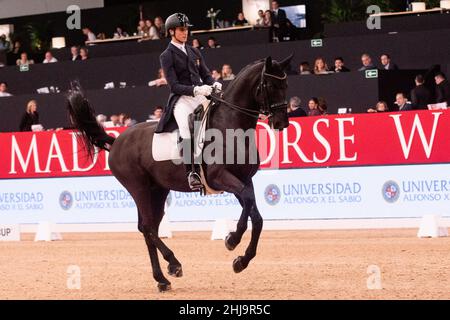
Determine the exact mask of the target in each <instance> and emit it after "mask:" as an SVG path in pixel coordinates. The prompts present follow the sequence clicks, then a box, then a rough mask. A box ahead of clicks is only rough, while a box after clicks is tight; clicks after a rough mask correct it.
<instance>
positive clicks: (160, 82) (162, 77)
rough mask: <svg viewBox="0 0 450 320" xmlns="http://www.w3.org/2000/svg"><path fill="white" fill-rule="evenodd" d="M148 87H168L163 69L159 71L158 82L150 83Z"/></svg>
mask: <svg viewBox="0 0 450 320" xmlns="http://www.w3.org/2000/svg"><path fill="white" fill-rule="evenodd" d="M148 85H149V87H153V86H157V87H161V86H165V85H167V80H166V75H165V74H164V70H163V69H162V68H160V69H159V70H158V78H157V79H156V80H153V81H150V82H149V83H148Z"/></svg>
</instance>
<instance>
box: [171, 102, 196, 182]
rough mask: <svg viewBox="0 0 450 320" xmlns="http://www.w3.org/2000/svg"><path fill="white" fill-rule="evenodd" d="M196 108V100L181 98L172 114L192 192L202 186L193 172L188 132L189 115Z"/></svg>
mask: <svg viewBox="0 0 450 320" xmlns="http://www.w3.org/2000/svg"><path fill="white" fill-rule="evenodd" d="M197 106H198V99H195V98H193V97H185V96H182V97H180V99H179V100H178V102H177V104H176V105H175V109H174V112H173V114H174V117H175V120H176V121H177V124H178V127H179V129H180V136H181V138H182V139H183V142H182V155H183V163H184V164H185V169H186V175H187V178H188V183H189V186H190V188H191V189H193V190H197V189H199V188H200V187H201V186H202V183H201V180H200V177H199V175H198V174H197V173H195V171H194V170H193V162H192V158H193V156H192V155H193V152H194V146H193V142H192V139H191V132H190V130H189V115H190V114H191V113H192V112H194V110H195V108H197Z"/></svg>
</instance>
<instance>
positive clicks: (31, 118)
mask: <svg viewBox="0 0 450 320" xmlns="http://www.w3.org/2000/svg"><path fill="white" fill-rule="evenodd" d="M37 124H39V113H38V112H37V103H36V101H35V100H31V101H29V102H28V104H27V109H26V112H25V114H24V115H23V116H22V119H21V120H20V125H19V130H20V131H22V132H23V131H32V128H31V127H32V126H33V125H37Z"/></svg>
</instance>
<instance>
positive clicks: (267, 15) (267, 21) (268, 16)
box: [264, 10, 272, 27]
mask: <svg viewBox="0 0 450 320" xmlns="http://www.w3.org/2000/svg"><path fill="white" fill-rule="evenodd" d="M271 26H272V12H271V11H270V10H266V12H264V27H271Z"/></svg>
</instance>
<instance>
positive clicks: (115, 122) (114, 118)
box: [109, 114, 120, 127]
mask: <svg viewBox="0 0 450 320" xmlns="http://www.w3.org/2000/svg"><path fill="white" fill-rule="evenodd" d="M109 122H110V127H120V123H119V115H117V114H113V115H111V116H110V117H109Z"/></svg>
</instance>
